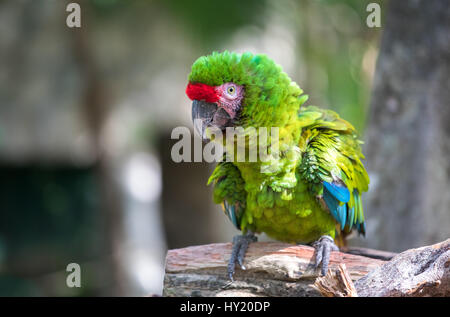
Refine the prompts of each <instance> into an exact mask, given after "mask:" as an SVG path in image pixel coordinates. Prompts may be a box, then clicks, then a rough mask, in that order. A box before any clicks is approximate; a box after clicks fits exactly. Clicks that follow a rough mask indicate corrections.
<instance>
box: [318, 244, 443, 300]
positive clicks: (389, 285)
mask: <svg viewBox="0 0 450 317" xmlns="http://www.w3.org/2000/svg"><path fill="white" fill-rule="evenodd" d="M346 275H348V273H347V272H346V269H345V266H344V265H341V266H340V267H339V270H338V271H337V272H336V273H331V271H329V272H328V273H327V275H326V276H325V277H321V278H318V279H317V280H316V282H315V283H314V286H315V287H316V288H317V289H318V290H319V291H320V293H321V294H322V295H324V296H328V297H333V296H336V297H342V296H392V297H398V296H403V297H411V296H417V297H419V296H421V297H422V296H450V239H448V240H446V241H443V242H441V243H437V244H434V245H431V246H426V247H422V248H418V249H411V250H407V251H405V252H402V253H400V254H398V255H397V256H395V257H394V258H393V259H392V260H391V261H389V262H386V263H384V264H383V265H381V266H379V267H377V268H376V269H374V270H372V271H370V272H369V273H368V274H367V275H366V276H364V277H362V278H361V279H359V280H358V281H356V283H355V285H354V284H353V283H352V281H350V280H349V279H346V278H345V276H346Z"/></svg>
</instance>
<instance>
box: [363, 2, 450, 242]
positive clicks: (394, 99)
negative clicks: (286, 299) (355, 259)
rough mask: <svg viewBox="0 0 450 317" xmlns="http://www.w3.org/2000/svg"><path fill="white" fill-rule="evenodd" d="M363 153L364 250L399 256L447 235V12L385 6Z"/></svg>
mask: <svg viewBox="0 0 450 317" xmlns="http://www.w3.org/2000/svg"><path fill="white" fill-rule="evenodd" d="M382 27H383V36H382V43H381V48H380V53H379V57H378V61H377V66H376V73H375V79H374V87H373V96H372V101H371V110H370V111H371V112H370V115H369V119H368V122H369V125H368V130H367V142H366V148H365V153H366V154H367V155H366V157H367V167H368V170H369V176H370V178H371V184H370V191H369V192H368V193H367V195H366V196H365V198H366V202H367V204H366V208H365V211H366V218H367V224H368V227H367V236H368V239H367V240H366V241H367V245H368V246H369V247H371V248H376V249H383V250H392V251H399V250H405V249H408V248H411V247H418V246H420V245H423V244H431V243H435V242H437V241H442V240H444V239H446V238H448V237H449V236H450V231H449V230H450V212H449V206H450V195H449V194H448V188H449V187H450V160H449V157H450V107H449V100H450V90H449V89H448V85H449V82H450V6H449V5H448V1H446V0H431V1H413V0H406V1H390V2H389V7H388V10H387V17H386V23H385V25H383V26H382Z"/></svg>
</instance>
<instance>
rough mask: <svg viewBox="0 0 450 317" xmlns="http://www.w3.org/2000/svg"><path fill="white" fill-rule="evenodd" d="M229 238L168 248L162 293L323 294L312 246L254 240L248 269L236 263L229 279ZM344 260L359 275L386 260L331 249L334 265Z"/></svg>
mask: <svg viewBox="0 0 450 317" xmlns="http://www.w3.org/2000/svg"><path fill="white" fill-rule="evenodd" d="M230 253H231V243H218V244H209V245H203V246H194V247H188V248H183V249H175V250H169V252H168V254H167V258H166V274H165V278H164V293H163V294H164V296H320V293H319V292H318V291H317V290H316V289H315V288H314V287H313V286H312V284H313V283H314V280H315V279H316V277H317V276H318V273H319V272H318V271H314V269H313V267H312V263H313V260H312V259H313V254H314V249H313V248H311V247H308V246H300V245H299V246H293V245H290V244H286V243H278V242H257V243H252V244H250V247H249V249H248V251H247V254H246V257H245V263H244V265H245V266H246V268H247V270H246V271H245V272H244V271H242V270H240V269H239V268H237V270H236V274H235V282H234V283H231V284H230V281H229V279H228V275H227V263H228V259H229V258H230ZM340 263H345V265H346V267H347V269H348V272H349V276H350V277H351V279H353V280H357V279H359V278H361V277H362V276H364V275H365V274H367V273H368V272H369V271H370V270H371V269H374V268H376V267H378V266H380V265H381V264H383V263H384V261H382V260H378V259H371V258H367V257H363V256H358V255H352V254H347V253H341V252H333V253H332V254H331V259H330V268H331V269H333V270H334V269H336V268H337V267H338V265H339V264H340Z"/></svg>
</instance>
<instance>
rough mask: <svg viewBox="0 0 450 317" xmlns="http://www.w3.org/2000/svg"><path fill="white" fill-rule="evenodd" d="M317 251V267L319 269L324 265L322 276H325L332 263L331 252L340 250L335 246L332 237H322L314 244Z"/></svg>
mask: <svg viewBox="0 0 450 317" xmlns="http://www.w3.org/2000/svg"><path fill="white" fill-rule="evenodd" d="M313 247H314V249H316V258H315V267H316V268H318V267H319V265H320V263H322V270H321V274H322V275H325V274H326V273H327V270H328V264H329V263H330V254H331V251H339V248H338V247H337V246H336V245H335V244H334V240H333V238H332V237H330V236H321V237H320V238H319V240H317V241H316V242H314V243H313Z"/></svg>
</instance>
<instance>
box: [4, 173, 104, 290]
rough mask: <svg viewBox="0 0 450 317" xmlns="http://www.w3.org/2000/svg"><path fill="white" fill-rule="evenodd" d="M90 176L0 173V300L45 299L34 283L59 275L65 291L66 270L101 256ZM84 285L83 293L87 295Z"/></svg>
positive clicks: (95, 191)
mask: <svg viewBox="0 0 450 317" xmlns="http://www.w3.org/2000/svg"><path fill="white" fill-rule="evenodd" d="M93 171H94V169H92V168H84V169H76V168H71V167H60V168H58V167H47V168H46V167H40V166H35V167H33V166H29V167H23V168H22V167H15V168H14V167H5V166H1V167H0V175H1V181H0V206H1V213H0V296H5V295H8V296H11V295H14V294H15V295H22V296H24V295H45V291H44V289H41V288H42V283H40V282H39V281H37V280H36V277H37V276H40V275H46V274H51V273H53V272H57V271H62V272H64V273H62V274H61V275H60V281H59V283H58V284H59V285H62V286H63V287H64V285H65V278H66V275H67V274H66V273H65V268H66V266H67V264H69V263H71V262H74V259H77V261H79V260H80V259H82V260H84V261H89V260H92V259H93V258H95V257H96V256H97V255H98V254H99V253H100V254H101V253H102V252H101V248H102V245H103V243H104V241H103V240H104V239H103V238H102V236H103V235H102V233H101V227H102V224H101V221H102V220H101V218H100V214H99V213H98V212H97V211H98V209H99V201H98V186H97V184H96V181H95V178H94V174H93ZM2 260H3V261H2ZM86 276H88V274H87V275H86ZM41 282H42V281H41ZM44 282H45V279H44ZM84 282H85V283H84V285H83V286H84V288H83V289H82V290H81V291H83V292H86V293H89V292H90V291H91V289H90V287H91V286H90V284H89V282H88V281H84ZM43 291H44V293H43ZM67 291H70V290H69V289H67ZM73 291H76V292H79V291H80V290H76V289H74V290H73Z"/></svg>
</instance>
